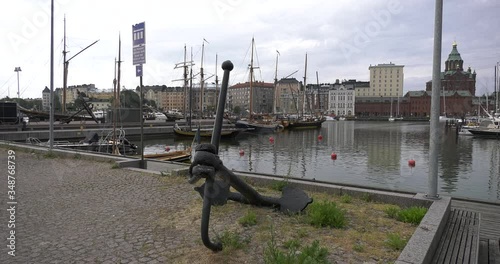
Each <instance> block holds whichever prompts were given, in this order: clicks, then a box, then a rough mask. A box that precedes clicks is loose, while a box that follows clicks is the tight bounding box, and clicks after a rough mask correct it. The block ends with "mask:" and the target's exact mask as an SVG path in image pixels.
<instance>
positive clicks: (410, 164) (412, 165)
mask: <svg viewBox="0 0 500 264" xmlns="http://www.w3.org/2000/svg"><path fill="white" fill-rule="evenodd" d="M408 166H410V167H412V168H413V167H415V160H414V159H411V160H409V161H408Z"/></svg>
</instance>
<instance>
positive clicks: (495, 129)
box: [469, 119, 500, 138]
mask: <svg viewBox="0 0 500 264" xmlns="http://www.w3.org/2000/svg"><path fill="white" fill-rule="evenodd" d="M469 132H470V133H472V134H473V135H474V136H484V137H496V138H500V120H493V119H487V120H483V121H481V123H480V124H479V126H478V127H477V128H472V129H469Z"/></svg>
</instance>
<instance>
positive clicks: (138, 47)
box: [132, 22, 146, 72]
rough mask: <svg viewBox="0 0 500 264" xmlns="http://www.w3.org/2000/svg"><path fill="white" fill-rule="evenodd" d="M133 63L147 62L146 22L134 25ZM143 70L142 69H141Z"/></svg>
mask: <svg viewBox="0 0 500 264" xmlns="http://www.w3.org/2000/svg"><path fill="white" fill-rule="evenodd" d="M132 40H133V47H132V52H133V56H132V57H133V65H140V64H141V65H142V64H145V63H146V25H145V22H142V23H139V24H135V25H132ZM141 72H142V71H141Z"/></svg>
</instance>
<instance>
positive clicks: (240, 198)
mask: <svg viewBox="0 0 500 264" xmlns="http://www.w3.org/2000/svg"><path fill="white" fill-rule="evenodd" d="M222 69H223V70H224V76H223V78H222V86H221V91H220V94H219V102H218V107H217V114H216V118H215V124H214V131H213V133H212V140H211V144H200V145H198V146H196V149H195V150H196V152H195V155H194V158H193V162H192V164H191V166H190V167H189V174H190V176H191V178H190V179H189V183H191V184H194V183H196V182H197V181H198V180H200V179H201V178H204V179H205V183H204V184H203V185H201V186H199V187H195V190H196V191H198V192H199V193H200V195H201V196H202V197H203V209H202V215H201V240H202V241H203V244H204V245H205V246H206V247H207V248H209V249H211V250H213V251H220V250H222V244H221V243H212V242H211V241H210V238H209V236H208V225H209V220H210V210H211V206H212V205H224V204H226V203H227V200H232V201H237V202H241V203H246V204H252V205H256V206H267V207H272V208H276V209H279V210H280V211H281V212H284V213H298V212H301V211H302V210H304V209H305V208H306V207H307V205H309V204H310V203H311V202H312V199H311V198H310V197H309V196H308V195H307V194H306V193H305V192H304V191H302V190H300V189H296V188H292V187H288V186H287V187H285V188H284V189H283V193H282V197H281V198H275V197H268V196H263V195H260V194H259V193H258V192H257V191H256V190H255V189H253V188H252V187H251V186H250V185H248V184H246V183H245V182H244V181H243V180H241V179H240V178H239V177H238V176H237V175H236V174H234V173H233V172H232V171H231V170H229V169H228V168H226V167H225V166H224V165H223V164H222V161H221V160H220V159H219V156H217V154H218V148H219V141H220V134H221V130H222V121H223V120H222V118H223V114H224V105H225V103H226V94H227V86H228V81H229V72H230V71H231V70H232V69H233V63H232V62H231V61H225V62H223V63H222ZM229 187H233V188H234V189H235V190H237V191H238V192H230V191H229Z"/></svg>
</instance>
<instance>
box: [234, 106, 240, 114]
mask: <svg viewBox="0 0 500 264" xmlns="http://www.w3.org/2000/svg"><path fill="white" fill-rule="evenodd" d="M233 112H234V113H235V114H236V115H239V114H240V113H241V107H240V106H239V105H237V106H235V107H234V108H233Z"/></svg>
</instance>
